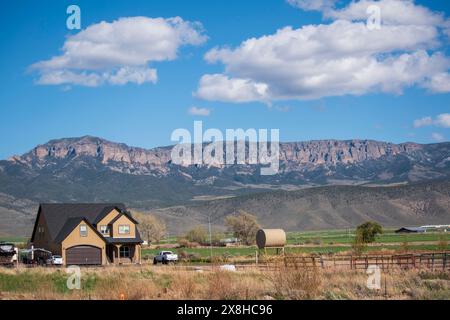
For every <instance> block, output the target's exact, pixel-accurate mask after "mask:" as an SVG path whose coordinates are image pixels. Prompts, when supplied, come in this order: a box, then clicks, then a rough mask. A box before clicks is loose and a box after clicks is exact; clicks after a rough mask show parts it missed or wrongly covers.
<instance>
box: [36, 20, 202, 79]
mask: <svg viewBox="0 0 450 320" xmlns="http://www.w3.org/2000/svg"><path fill="white" fill-rule="evenodd" d="M205 41H206V36H205V35H204V34H203V30H202V26H201V24H199V23H197V22H189V21H184V20H183V19H182V18H180V17H175V18H167V19H164V18H148V17H129V18H120V19H118V20H115V21H113V22H105V21H103V22H100V23H97V24H93V25H91V26H89V27H87V28H86V29H85V30H82V31H80V32H79V33H77V34H76V35H73V36H70V37H68V38H67V40H66V41H65V43H64V45H63V47H62V54H61V55H58V56H54V57H52V58H51V59H49V60H44V61H40V62H37V63H35V64H33V65H32V66H31V69H32V70H37V71H38V72H39V74H40V76H39V79H38V80H37V83H38V84H45V85H59V84H75V85H83V86H98V85H101V84H112V85H124V84H126V83H136V84H142V83H145V82H152V83H155V82H156V81H157V71H156V69H154V68H151V67H149V64H150V63H153V62H159V61H170V60H174V59H176V58H177V53H178V50H179V48H180V47H182V46H185V45H200V44H202V43H204V42H205Z"/></svg>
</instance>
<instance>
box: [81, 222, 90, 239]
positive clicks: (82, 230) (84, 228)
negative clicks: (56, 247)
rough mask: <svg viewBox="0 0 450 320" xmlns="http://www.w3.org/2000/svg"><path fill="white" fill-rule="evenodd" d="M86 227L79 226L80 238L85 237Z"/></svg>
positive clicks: (83, 225)
mask: <svg viewBox="0 0 450 320" xmlns="http://www.w3.org/2000/svg"><path fill="white" fill-rule="evenodd" d="M87 232H88V231H87V225H85V224H82V225H80V237H87Z"/></svg>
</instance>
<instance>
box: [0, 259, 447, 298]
mask: <svg viewBox="0 0 450 320" xmlns="http://www.w3.org/2000/svg"><path fill="white" fill-rule="evenodd" d="M81 272H82V277H81V289H80V290H69V289H68V288H67V286H66V280H67V277H68V275H67V274H66V273H65V270H64V269H54V268H17V269H5V268H1V269H0V299H20V300H24V299H133V300H136V299H220V300H233V299H265V300H267V299H279V300H289V299H319V300H320V299H450V274H449V273H448V272H447V273H445V272H430V271H424V270H422V271H419V270H409V271H402V270H392V271H390V272H389V273H383V274H382V288H381V290H371V289H368V288H367V286H366V281H367V277H368V276H367V275H366V274H365V272H364V271H351V270H348V271H338V270H327V269H326V270H321V269H309V270H305V269H299V270H292V269H291V270H284V269H283V268H280V269H279V270H277V271H259V270H256V269H255V270H251V269H249V270H245V271H237V272H229V271H220V270H214V269H213V270H206V269H205V270H204V271H203V272H199V271H194V270H186V269H183V268H180V267H173V266H157V267H154V266H140V267H107V268H83V269H81ZM385 284H386V287H385Z"/></svg>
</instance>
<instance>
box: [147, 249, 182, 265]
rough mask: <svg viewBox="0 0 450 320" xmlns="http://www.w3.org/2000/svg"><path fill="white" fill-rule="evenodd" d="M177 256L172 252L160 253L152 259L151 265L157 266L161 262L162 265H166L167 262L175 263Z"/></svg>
mask: <svg viewBox="0 0 450 320" xmlns="http://www.w3.org/2000/svg"><path fill="white" fill-rule="evenodd" d="M177 261H178V255H177V254H175V253H173V252H172V251H160V252H159V253H158V255H156V256H155V257H154V258H153V264H157V263H158V262H161V263H162V264H168V263H169V262H173V263H175V262H177Z"/></svg>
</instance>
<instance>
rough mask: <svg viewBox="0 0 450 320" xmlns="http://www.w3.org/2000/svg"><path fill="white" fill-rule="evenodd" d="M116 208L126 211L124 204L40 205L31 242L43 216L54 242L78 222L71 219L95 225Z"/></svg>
mask: <svg viewBox="0 0 450 320" xmlns="http://www.w3.org/2000/svg"><path fill="white" fill-rule="evenodd" d="M114 208H117V209H118V211H119V212H124V211H125V210H126V208H125V205H124V204H123V203H42V204H40V205H39V210H38V215H37V217H36V222H35V224H34V229H33V234H32V236H31V241H33V240H34V235H35V232H36V227H37V222H38V221H39V217H40V216H41V215H43V216H44V219H45V222H46V224H47V228H48V231H49V233H50V238H51V239H52V240H53V241H56V238H57V237H58V236H59V234H60V233H61V231H62V230H63V229H67V228H69V226H70V224H73V223H75V222H74V221H76V220H73V221H69V219H71V218H78V222H79V221H81V220H80V219H81V218H84V219H86V221H87V222H89V223H90V224H91V225H93V224H95V223H96V221H100V220H101V219H102V218H103V217H104V216H106V215H107V214H108V213H109V212H111V210H113V209H114ZM66 224H67V225H66ZM74 227H75V226H74ZM94 229H95V228H94Z"/></svg>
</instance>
